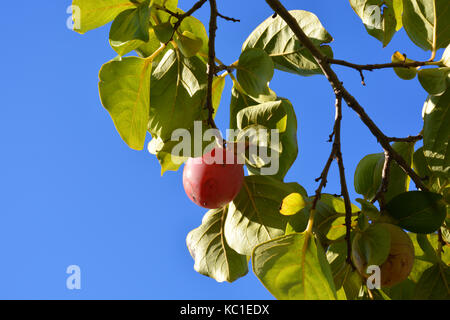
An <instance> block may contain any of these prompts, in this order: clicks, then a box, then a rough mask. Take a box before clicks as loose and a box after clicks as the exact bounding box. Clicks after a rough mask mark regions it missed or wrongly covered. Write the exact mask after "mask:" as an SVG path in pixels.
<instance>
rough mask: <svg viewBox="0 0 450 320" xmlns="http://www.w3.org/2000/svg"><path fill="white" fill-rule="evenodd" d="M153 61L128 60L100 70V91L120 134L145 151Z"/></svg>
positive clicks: (128, 142) (116, 62) (112, 62)
mask: <svg viewBox="0 0 450 320" xmlns="http://www.w3.org/2000/svg"><path fill="white" fill-rule="evenodd" d="M151 70H152V65H151V61H150V60H145V59H142V58H136V57H129V58H123V59H122V60H119V61H110V62H108V63H106V64H105V65H103V67H102V69H101V70H100V76H99V77H100V83H99V91H100V98H101V101H102V104H103V106H104V107H105V108H106V109H107V110H108V112H109V114H110V115H111V118H112V119H113V121H114V124H115V126H116V129H117V131H118V132H119V134H120V136H121V137H122V139H123V140H124V141H125V142H126V143H127V144H128V146H129V147H130V148H132V149H135V150H142V149H143V147H144V141H145V136H146V133H147V124H148V120H149V108H150V99H149V98H150V75H151Z"/></svg>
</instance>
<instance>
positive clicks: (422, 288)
mask: <svg viewBox="0 0 450 320" xmlns="http://www.w3.org/2000/svg"><path fill="white" fill-rule="evenodd" d="M449 287H450V268H449V267H448V266H446V265H442V264H438V265H433V266H432V267H430V268H428V269H427V270H425V271H424V272H423V274H422V276H421V277H420V280H419V282H418V283H417V286H416V290H415V292H414V299H416V300H449V299H450V289H449Z"/></svg>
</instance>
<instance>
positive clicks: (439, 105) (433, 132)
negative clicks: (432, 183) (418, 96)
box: [423, 89, 450, 179]
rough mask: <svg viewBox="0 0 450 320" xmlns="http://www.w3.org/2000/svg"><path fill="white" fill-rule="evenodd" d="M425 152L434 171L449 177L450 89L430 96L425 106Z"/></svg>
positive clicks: (441, 175)
mask: <svg viewBox="0 0 450 320" xmlns="http://www.w3.org/2000/svg"><path fill="white" fill-rule="evenodd" d="M423 118H424V127H423V150H424V151H423V152H424V155H425V158H426V160H427V163H428V166H429V168H430V169H431V171H432V172H433V173H435V174H436V175H438V176H440V177H443V178H445V179H447V178H448V173H449V170H450V146H449V141H450V126H449V125H448V124H449V123H450V89H449V90H447V91H446V92H445V93H444V94H443V95H441V96H439V97H437V96H429V97H428V99H427V101H426V102H425V105H424V107H423Z"/></svg>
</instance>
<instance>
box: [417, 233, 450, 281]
mask: <svg viewBox="0 0 450 320" xmlns="http://www.w3.org/2000/svg"><path fill="white" fill-rule="evenodd" d="M421 236H422V235H416V234H413V233H409V237H410V238H411V241H412V242H413V244H414V252H415V259H414V266H413V269H412V271H411V273H410V274H409V279H411V280H412V281H414V282H415V283H417V282H418V281H419V279H420V277H421V275H422V273H423V272H424V271H425V270H426V269H428V268H430V267H431V266H432V265H433V264H435V263H436V254H434V255H430V254H429V253H425V252H424V251H423V250H422V248H421V245H420V244H419V241H418V240H419V239H418V238H420V237H421ZM426 237H427V241H428V242H429V243H430V244H431V246H432V247H433V248H437V246H438V241H439V240H438V235H437V234H436V233H432V234H428V235H426ZM421 241H422V240H421ZM422 246H423V244H422ZM442 249H443V252H442V256H441V258H442V261H443V262H444V263H445V264H449V263H450V248H448V247H446V246H444V247H443V248H442Z"/></svg>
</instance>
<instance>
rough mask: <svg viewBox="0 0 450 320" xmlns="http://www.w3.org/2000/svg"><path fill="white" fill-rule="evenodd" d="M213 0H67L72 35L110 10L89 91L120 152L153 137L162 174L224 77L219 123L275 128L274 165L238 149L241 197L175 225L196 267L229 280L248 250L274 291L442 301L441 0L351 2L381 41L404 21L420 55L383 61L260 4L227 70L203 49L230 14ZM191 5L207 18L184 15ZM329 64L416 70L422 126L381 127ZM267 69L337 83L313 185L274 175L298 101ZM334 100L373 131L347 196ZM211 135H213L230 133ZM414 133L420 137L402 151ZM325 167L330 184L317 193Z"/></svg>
mask: <svg viewBox="0 0 450 320" xmlns="http://www.w3.org/2000/svg"><path fill="white" fill-rule="evenodd" d="M216 2H218V1H216V0H198V1H194V0H192V7H191V8H190V9H189V10H188V11H186V12H184V11H182V10H180V9H179V8H178V7H177V6H178V1H177V0H74V1H73V8H76V10H75V9H74V15H73V17H74V29H75V31H77V32H79V33H85V32H87V31H89V30H92V29H94V28H98V27H100V26H102V25H105V24H107V23H109V22H111V21H112V24H111V29H110V33H109V41H110V45H111V47H112V49H113V50H114V51H115V52H117V54H118V57H117V58H115V59H113V60H112V61H109V62H107V63H105V64H104V65H103V67H102V68H101V70H100V75H99V77H100V83H99V91H100V98H101V102H102V104H103V106H104V107H105V108H106V110H107V111H108V112H109V114H110V116H111V118H112V120H113V121H114V124H115V126H116V129H117V131H118V132H119V134H120V136H121V137H122V139H123V140H124V142H125V143H126V144H127V145H128V146H129V147H130V148H132V149H135V150H142V149H143V148H144V142H145V139H146V136H147V134H148V133H150V134H151V137H152V140H151V141H150V143H149V145H148V150H149V151H150V153H152V154H154V155H155V156H156V158H157V160H158V161H159V163H160V164H161V167H162V173H164V172H166V171H167V170H178V169H179V168H180V166H181V163H182V162H184V161H186V160H188V158H187V157H185V158H184V157H181V159H180V157H177V158H176V157H175V156H174V154H173V150H174V148H175V146H176V143H177V142H176V141H173V140H172V139H171V137H172V134H173V132H174V131H175V130H177V129H180V128H181V129H185V130H187V131H188V132H193V130H194V127H195V122H196V121H197V122H200V123H201V126H202V128H204V129H208V128H217V127H216V124H215V120H214V118H215V114H216V111H217V108H218V107H219V104H220V100H221V96H222V94H223V92H222V91H223V89H224V85H225V81H226V80H227V79H230V80H229V81H232V83H233V88H232V92H231V105H230V128H231V129H235V130H237V132H239V133H240V132H242V133H243V132H245V131H246V130H248V129H249V128H250V127H258V128H263V129H267V130H270V129H276V130H278V131H277V132H279V143H278V145H277V146H278V147H277V148H275V149H273V150H271V152H275V153H276V154H277V156H278V157H279V169H278V171H277V172H276V173H275V174H272V175H267V174H262V170H261V169H262V168H264V166H266V165H267V163H260V162H255V161H251V159H249V157H244V158H245V166H246V168H247V171H248V175H247V176H245V178H244V181H243V183H242V188H241V189H240V192H239V193H238V194H237V195H236V197H235V198H234V199H232V200H231V201H230V202H229V203H226V204H225V205H223V206H221V207H219V208H215V209H212V210H210V211H208V212H207V213H206V214H205V216H204V218H203V221H202V224H201V225H200V226H199V227H198V228H196V229H195V230H193V231H191V232H190V233H189V234H188V236H187V246H188V249H189V251H190V253H191V255H192V257H193V258H194V260H195V265H194V267H195V270H196V271H197V272H199V273H201V274H203V275H206V276H209V277H211V278H214V279H215V280H217V281H219V282H222V281H229V282H233V281H235V280H237V279H238V278H240V277H243V276H245V275H246V274H247V272H248V265H249V261H250V260H251V265H252V269H253V272H254V273H255V274H256V276H257V277H258V278H259V279H260V281H261V282H262V283H263V284H264V286H265V287H266V288H267V290H269V291H270V292H271V293H272V294H273V295H274V296H275V297H276V298H278V299H449V298H450V268H449V263H450V247H449V243H450V231H449V230H450V229H449V228H450V214H449V213H448V208H449V204H450V184H449V183H450V179H449V168H450V147H449V138H450V111H449V110H450V86H449V84H450V81H449V77H450V76H449V75H450V45H449V43H450V2H449V1H448V0H385V1H382V0H350V5H351V7H352V8H353V10H354V11H355V13H356V14H357V15H358V16H359V17H360V18H361V21H362V23H363V24H364V26H365V28H366V29H367V32H368V34H369V35H370V36H373V37H375V38H376V39H378V40H379V41H380V42H381V43H382V45H383V47H384V46H386V45H387V44H388V43H389V42H390V41H391V39H392V37H393V35H394V34H395V33H396V32H397V31H399V30H400V29H401V28H404V29H405V31H406V33H407V34H408V36H409V38H410V39H411V41H412V42H413V43H414V44H415V45H417V46H418V47H420V48H422V49H423V50H426V51H429V52H430V59H429V60H427V61H416V60H414V57H410V56H409V55H408V58H407V57H406V55H405V54H402V53H400V52H395V53H393V55H392V61H390V62H389V61H388V62H384V63H379V64H366V65H360V64H355V63H352V62H349V61H346V60H340V59H335V58H334V56H333V49H332V45H331V41H332V40H333V38H332V36H331V35H330V34H329V33H328V31H327V30H326V29H325V28H324V26H323V25H322V23H321V22H320V20H319V18H318V17H317V16H316V15H315V14H314V13H311V12H308V11H303V10H293V11H288V10H287V9H286V8H285V7H284V6H283V4H282V3H281V1H279V0H266V1H265V2H266V4H267V5H269V6H270V8H272V10H273V12H274V14H273V16H270V17H268V18H267V19H266V20H265V21H263V22H262V23H261V25H259V26H258V27H257V28H256V29H255V30H254V31H253V32H252V33H251V34H250V35H249V36H248V38H247V40H246V41H245V42H244V44H243V46H242V51H241V52H236V59H237V61H236V62H235V63H233V64H231V65H225V64H223V63H222V62H221V60H220V56H219V54H218V53H216V50H215V42H216V29H217V20H218V19H226V20H228V21H230V23H236V22H238V20H237V19H234V18H232V17H227V16H225V15H223V14H222V13H221V12H220V11H219V10H218V7H217V3H216ZM260 3H261V4H264V2H263V1H260ZM205 5H206V6H207V5H209V8H210V19H209V22H208V24H207V28H205V26H204V25H203V23H202V22H201V21H199V20H197V19H196V18H194V16H193V15H194V14H195V12H196V11H197V10H198V9H200V8H201V7H202V6H205ZM301 5H302V4H301V1H299V3H298V6H299V7H301ZM299 9H300V8H299ZM75 11H76V14H75ZM231 14H232V13H231ZM206 29H208V32H207V31H206ZM439 49H444V52H443V55H438V50H439ZM333 65H341V66H345V67H348V68H351V69H354V70H355V71H356V72H357V76H360V77H361V81H362V84H363V85H364V84H365V83H364V73H365V72H366V71H376V70H379V69H386V68H389V69H392V70H393V73H392V76H396V75H395V74H397V76H399V77H400V78H402V79H405V80H413V79H415V78H417V79H418V81H419V82H420V84H421V85H422V87H423V89H424V90H425V91H426V92H428V94H429V96H428V98H427V100H426V101H425V103H424V107H423V112H422V116H423V129H422V131H421V132H416V133H411V134H412V135H410V136H408V137H392V136H390V135H389V134H388V133H384V132H383V131H382V130H381V129H380V128H379V126H378V125H377V124H376V123H375V122H374V121H373V120H372V119H371V117H370V116H369V114H368V113H367V112H366V111H365V109H364V107H363V106H362V105H361V104H360V103H359V102H358V100H357V98H355V97H354V96H352V95H351V93H350V91H349V90H348V89H347V88H346V87H344V85H343V83H342V82H341V81H340V79H339V77H338V75H337V74H336V73H335V71H334V70H333ZM275 71H277V72H289V73H292V74H296V75H298V76H301V77H304V76H312V75H317V76H325V77H326V78H327V80H328V81H329V83H330V89H331V90H333V92H334V94H335V100H334V101H330V108H333V110H334V112H335V114H336V117H335V122H334V126H333V127H332V128H330V132H331V134H330V137H329V141H330V142H331V150H330V155H329V157H328V158H327V159H323V163H324V167H323V171H322V172H321V173H318V176H319V178H317V180H316V182H317V184H318V185H317V187H316V189H315V190H308V191H307V190H306V189H305V188H303V187H302V186H301V185H300V184H299V183H297V182H285V181H284V177H285V175H286V173H287V172H288V170H289V168H290V167H291V165H292V164H293V162H294V161H295V160H296V158H297V153H298V147H297V131H298V127H297V120H296V112H297V111H298V110H296V109H295V108H294V106H293V103H291V102H290V101H289V100H288V99H286V98H283V97H279V96H278V95H277V94H276V93H275V92H274V91H273V90H271V89H270V87H269V83H270V81H271V80H272V77H273V75H274V72H275ZM394 72H395V73H394ZM413 81H417V80H413ZM294 104H295V103H294ZM345 104H346V105H347V106H348V107H349V108H350V109H351V110H353V111H354V112H355V113H356V114H357V115H358V116H359V118H360V119H361V121H362V122H363V123H364V125H365V126H366V127H367V129H368V130H369V131H370V132H371V133H372V134H373V136H374V137H376V139H377V141H378V142H379V150H374V153H373V154H369V155H367V156H365V157H364V158H362V159H361V161H360V162H359V165H358V166H357V168H356V171H355V173H354V181H353V183H354V189H355V191H356V192H357V193H358V194H360V195H361V197H360V198H357V199H354V201H352V199H350V196H349V191H348V184H349V182H348V181H347V179H346V174H345V169H344V158H343V154H342V151H341V120H342V109H343V108H344V105H345ZM192 136H193V137H195V135H192ZM253 138H254V139H253V140H252V141H253V142H252V143H254V144H255V143H256V144H257V145H258V147H263V146H262V142H261V141H259V140H258V137H253ZM215 141H216V142H217V145H218V146H220V145H222V144H223V145H230V144H234V143H239V142H240V141H239V139H238V138H236V139H234V140H232V141H231V140H229V141H225V140H223V141H221V140H220V139H216V140H215ZM419 141H423V143H421V145H422V144H423V146H420V147H417V146H416V145H417V143H418V142H419ZM260 142H261V145H259V144H260ZM192 143H193V144H195V143H200V144H201V145H202V146H204V142H203V141H202V142H198V141H192ZM247 146H248V145H247ZM203 151H204V149H201V153H200V154H196V156H202V154H203ZM175 158H176V159H175ZM175 160H176V161H175ZM334 162H336V164H337V166H338V169H339V178H340V185H341V192H340V193H341V194H340V195H332V194H327V193H324V192H323V191H324V188H325V187H326V184H327V177H328V172H329V169H330V167H331V166H332V165H333V163H334ZM199 210H200V208H199ZM371 266H380V269H381V287H380V286H375V287H373V286H370V285H369V284H368V283H369V278H371V276H372V274H370V273H368V269H367V268H368V267H371ZM373 275H376V272H375V273H374V274H373Z"/></svg>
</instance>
